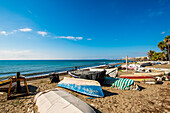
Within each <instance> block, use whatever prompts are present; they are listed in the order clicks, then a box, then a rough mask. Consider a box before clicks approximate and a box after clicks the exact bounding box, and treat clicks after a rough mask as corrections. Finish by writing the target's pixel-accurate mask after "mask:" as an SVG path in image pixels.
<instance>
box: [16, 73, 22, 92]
mask: <svg viewBox="0 0 170 113" xmlns="http://www.w3.org/2000/svg"><path fill="white" fill-rule="evenodd" d="M19 78H20V72H17V79H19ZM20 91H21V85H20V80H18V81H17V92H20Z"/></svg>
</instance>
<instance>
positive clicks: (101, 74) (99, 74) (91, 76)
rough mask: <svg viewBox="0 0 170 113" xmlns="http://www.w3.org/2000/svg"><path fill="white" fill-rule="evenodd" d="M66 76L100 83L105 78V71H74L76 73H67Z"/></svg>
mask: <svg viewBox="0 0 170 113" xmlns="http://www.w3.org/2000/svg"><path fill="white" fill-rule="evenodd" d="M68 74H69V75H70V76H71V77H74V78H82V79H88V80H96V81H98V82H100V83H102V82H103V80H104V78H105V76H106V71H105V70H103V71H88V70H76V71H69V72H68Z"/></svg>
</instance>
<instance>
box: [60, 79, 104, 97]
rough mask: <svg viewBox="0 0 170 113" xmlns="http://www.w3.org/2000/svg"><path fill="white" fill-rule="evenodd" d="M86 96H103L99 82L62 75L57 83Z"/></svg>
mask: <svg viewBox="0 0 170 113" xmlns="http://www.w3.org/2000/svg"><path fill="white" fill-rule="evenodd" d="M57 86H58V87H63V88H67V89H70V90H73V91H76V92H79V93H82V94H85V95H88V96H93V97H104V94H103V90H102V88H101V86H100V83H99V82H98V81H95V80H86V79H79V78H68V77H64V79H63V80H62V81H60V82H59V83H58V85H57Z"/></svg>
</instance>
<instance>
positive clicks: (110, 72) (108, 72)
mask: <svg viewBox="0 0 170 113" xmlns="http://www.w3.org/2000/svg"><path fill="white" fill-rule="evenodd" d="M104 70H106V75H109V76H110V77H116V76H117V74H118V68H117V67H116V68H113V69H112V68H111V69H98V68H90V71H104Z"/></svg>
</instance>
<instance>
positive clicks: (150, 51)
mask: <svg viewBox="0 0 170 113" xmlns="http://www.w3.org/2000/svg"><path fill="white" fill-rule="evenodd" d="M154 53H155V51H152V50H149V51H148V53H147V54H148V58H149V60H152V56H153V54H154Z"/></svg>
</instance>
